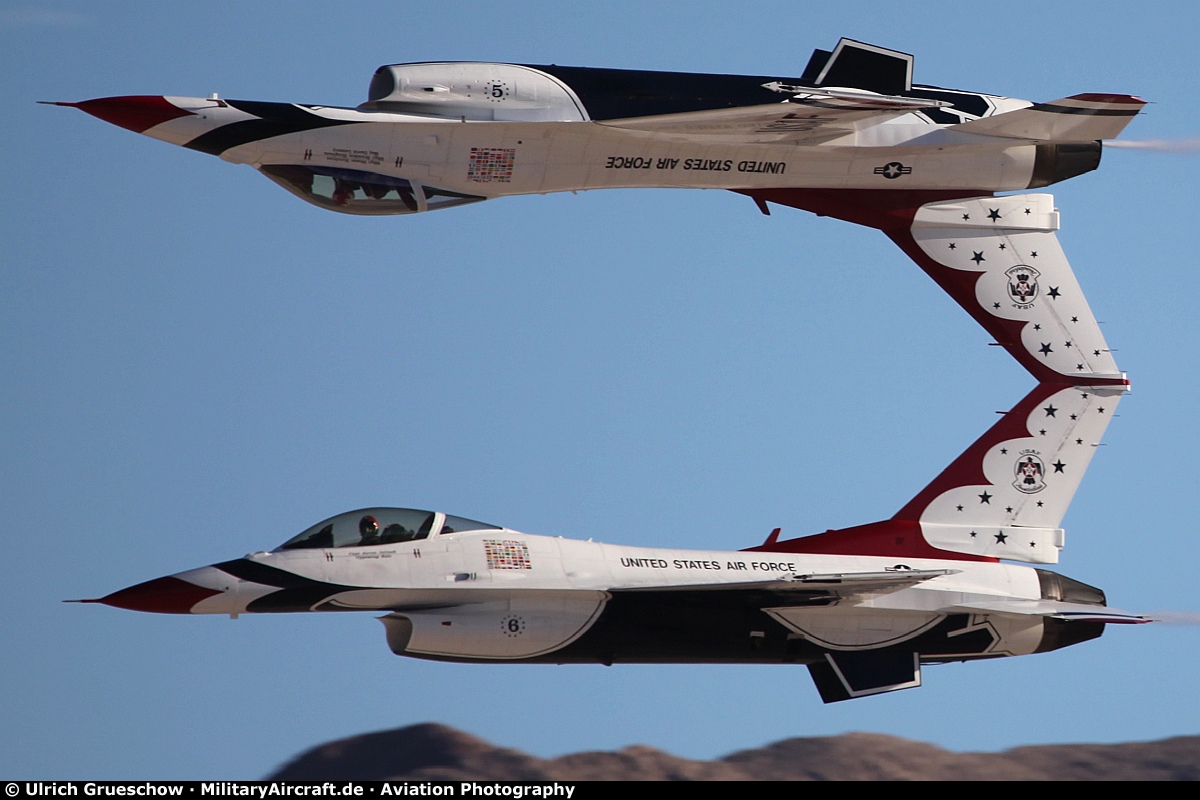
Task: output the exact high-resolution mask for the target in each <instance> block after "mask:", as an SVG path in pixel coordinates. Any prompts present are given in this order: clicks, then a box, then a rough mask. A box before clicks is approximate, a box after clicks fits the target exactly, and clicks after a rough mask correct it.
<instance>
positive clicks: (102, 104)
mask: <svg viewBox="0 0 1200 800" xmlns="http://www.w3.org/2000/svg"><path fill="white" fill-rule="evenodd" d="M55 105H59V106H68V107H70V108H78V109H79V110H81V111H86V112H87V113H89V114H91V115H92V116H93V117H96V118H98V119H102V120H104V121H105V122H111V123H112V124H113V125H120V126H121V127H122V128H126V129H127V130H131V131H133V132H134V133H142V132H144V131H147V130H149V129H150V128H153V127H154V126H155V125H161V124H162V123H164V122H169V121H171V120H173V119H178V118H179V117H187V116H191V114H192V112H190V111H185V110H183V109H182V108H180V107H179V106H176V105H172V104H171V103H169V102H167V99H166V98H165V97H159V96H157V95H129V96H126V97H100V98H97V99H95V100H83V101H82V102H79V103H55Z"/></svg>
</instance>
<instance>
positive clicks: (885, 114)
mask: <svg viewBox="0 0 1200 800" xmlns="http://www.w3.org/2000/svg"><path fill="white" fill-rule="evenodd" d="M945 105H949V104H948V103H944V102H941V101H938V100H924V99H914V98H909V97H891V96H888V95H881V94H875V93H873V92H863V91H854V90H828V91H826V90H807V91H805V92H804V93H801V94H797V95H796V96H794V97H792V98H790V99H788V100H785V101H783V102H781V103H768V104H766V105H757V106H739V107H736V108H719V109H714V110H707V111H689V112H685V113H682V114H659V115H654V116H646V117H630V118H626V119H614V120H605V121H603V122H599V123H597V124H600V125H607V126H609V127H613V128H621V129H623V130H633V131H645V132H647V133H653V134H655V135H657V136H668V137H677V138H679V139H682V140H697V139H699V140H705V141H712V140H720V139H724V140H729V141H737V142H745V143H758V144H770V143H788V144H819V143H821V142H824V141H828V140H830V139H836V138H838V137H840V136H844V135H846V134H847V133H850V132H852V131H854V130H856V129H859V128H864V127H868V126H870V125H877V124H878V123H880V122H883V121H885V120H888V119H892V118H893V117H898V116H902V115H904V114H909V113H912V112H914V111H920V110H921V109H925V108H940V107H942V106H945Z"/></svg>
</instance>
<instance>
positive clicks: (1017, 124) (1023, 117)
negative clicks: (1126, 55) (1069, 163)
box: [950, 94, 1146, 142]
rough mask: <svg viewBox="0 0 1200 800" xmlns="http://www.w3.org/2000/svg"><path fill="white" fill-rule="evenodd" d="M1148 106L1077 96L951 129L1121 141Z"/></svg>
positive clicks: (1118, 97) (1114, 97) (1122, 98)
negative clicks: (1140, 112)
mask: <svg viewBox="0 0 1200 800" xmlns="http://www.w3.org/2000/svg"><path fill="white" fill-rule="evenodd" d="M1145 105H1146V101H1145V100H1141V99H1139V98H1137V97H1131V96H1130V95H1125V94H1076V95H1071V96H1070V97H1064V98H1063V99H1061V100H1055V101H1053V102H1050V103H1035V104H1034V105H1032V106H1030V107H1029V108H1021V109H1018V110H1016V111H1009V112H1006V113H1004V114H996V115H994V116H990V117H983V118H982V119H974V120H971V121H970V122H963V123H960V124H958V125H954V126H953V127H952V128H951V129H950V130H953V131H958V132H962V133H976V134H981V135H984V136H1002V137H1004V138H1007V139H1024V140H1026V141H1031V142H1043V141H1054V142H1092V141H1095V140H1097V139H1115V138H1117V136H1118V135H1119V134H1120V133H1121V131H1123V130H1125V126H1126V125H1128V124H1129V122H1130V120H1132V119H1133V118H1134V117H1135V116H1136V115H1137V113H1138V112H1139V111H1141V110H1142V108H1143V107H1144V106H1145Z"/></svg>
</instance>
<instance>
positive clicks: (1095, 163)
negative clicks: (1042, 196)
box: [1027, 141, 1104, 189]
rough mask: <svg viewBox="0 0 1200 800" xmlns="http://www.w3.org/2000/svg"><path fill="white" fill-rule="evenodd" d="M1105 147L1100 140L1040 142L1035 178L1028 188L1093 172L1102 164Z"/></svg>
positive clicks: (1036, 187) (1047, 184)
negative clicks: (1059, 142)
mask: <svg viewBox="0 0 1200 800" xmlns="http://www.w3.org/2000/svg"><path fill="white" fill-rule="evenodd" d="M1103 149H1104V146H1103V145H1101V144H1100V142H1099V141H1095V142H1065V143H1061V144H1039V145H1038V146H1037V154H1036V155H1035V156H1034V159H1033V179H1032V180H1031V181H1030V182H1029V186H1028V187H1027V188H1030V189H1040V188H1041V187H1043V186H1049V185H1050V184H1052V183H1058V182H1059V181H1065V180H1067V179H1068V178H1074V177H1075V176H1077V175H1082V174H1083V173H1085V172H1091V171H1092V170H1094V169H1096V168H1097V167H1099V166H1100V155H1101V152H1102V151H1103Z"/></svg>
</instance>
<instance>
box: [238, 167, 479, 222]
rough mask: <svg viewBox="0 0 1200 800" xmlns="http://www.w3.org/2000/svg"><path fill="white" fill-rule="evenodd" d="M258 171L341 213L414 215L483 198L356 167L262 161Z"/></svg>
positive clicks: (293, 190) (305, 197)
mask: <svg viewBox="0 0 1200 800" xmlns="http://www.w3.org/2000/svg"><path fill="white" fill-rule="evenodd" d="M259 170H260V171H261V172H262V174H264V175H266V176H267V177H268V178H270V179H271V180H273V181H275V182H276V183H278V184H279V185H280V186H282V187H283V188H285V189H287V190H288V191H289V192H291V193H292V194H294V195H296V196H297V197H299V198H301V199H302V200H306V201H308V202H309V203H312V204H313V205H315V206H320V207H321V208H325V209H328V210H330V211H339V212H341V213H343V214H360V215H364V216H380V215H384V214H416V213H417V212H419V211H436V210H437V209H439V208H450V207H451V206H461V205H464V204H465V203H478V202H479V201H480V200H486V199H487V198H486V197H479V196H478V195H473V194H462V193H461V192H452V191H450V190H449V189H438V188H437V187H435V186H424V185H422V184H419V183H413V182H412V181H408V180H405V179H404V178H393V177H392V176H390V175H380V174H379V173H378V172H364V171H363V170H358V169H342V168H341V167H324V166H300V165H296V164H265V165H263V166H262V167H259Z"/></svg>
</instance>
